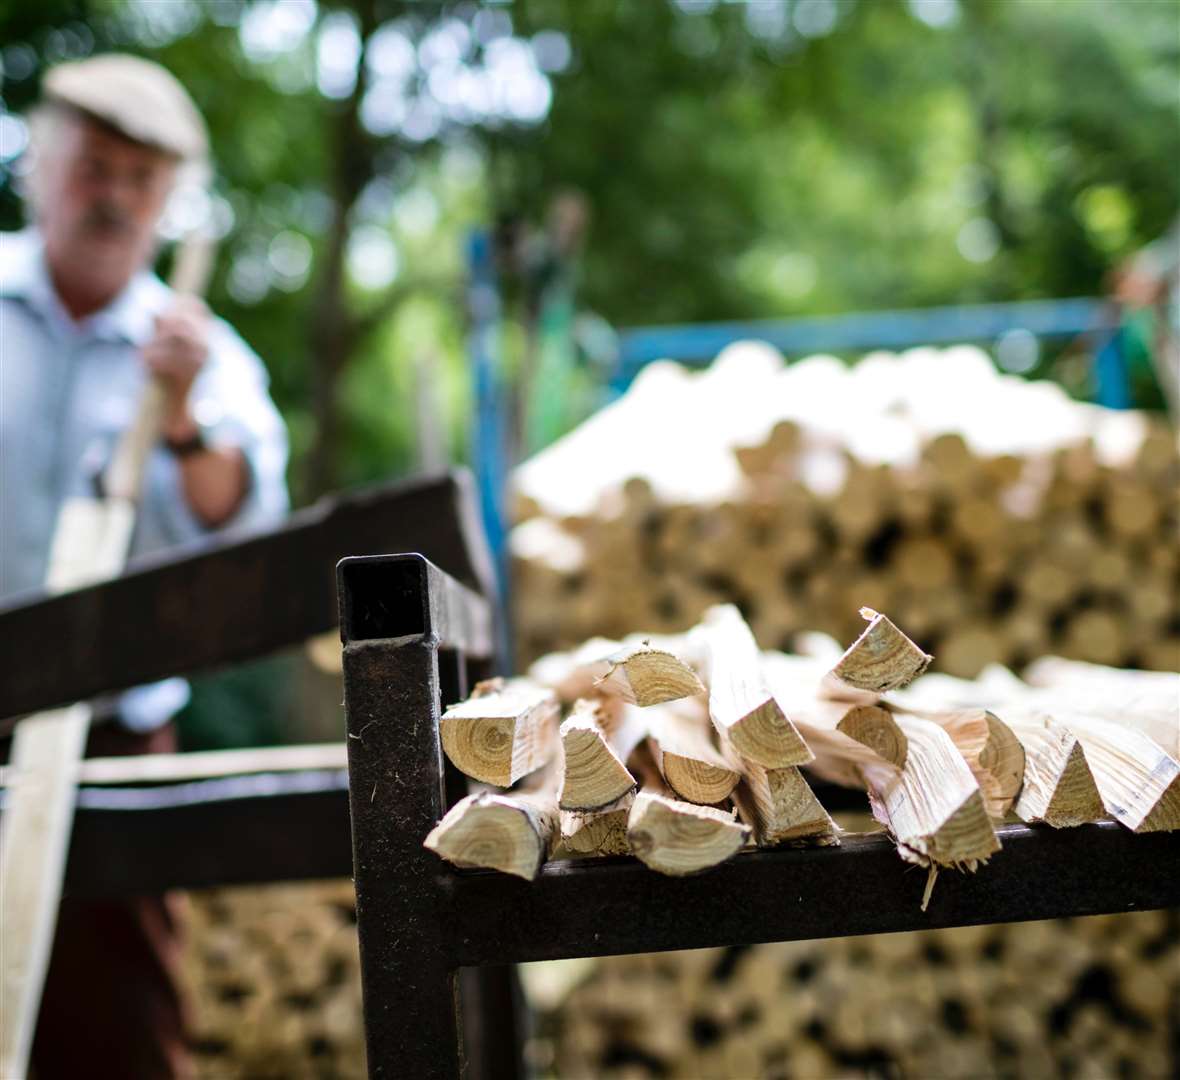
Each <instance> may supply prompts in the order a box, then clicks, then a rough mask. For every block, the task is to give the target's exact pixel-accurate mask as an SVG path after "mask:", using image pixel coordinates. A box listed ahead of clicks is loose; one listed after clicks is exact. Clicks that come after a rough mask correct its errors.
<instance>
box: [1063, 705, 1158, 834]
mask: <svg viewBox="0 0 1180 1080" xmlns="http://www.w3.org/2000/svg"><path fill="white" fill-rule="evenodd" d="M1055 715H1056V719H1058V720H1059V721H1061V722H1062V723H1063V724H1065V726H1066V727H1068V728H1069V730H1070V731H1072V732H1073V733H1074V735H1076V736H1077V738H1078V741H1079V742H1081V744H1082V748H1083V749H1084V750H1085V752H1086V761H1087V762H1088V763H1089V765H1090V771H1091V772H1092V773H1093V774H1094V781H1095V783H1096V784H1097V786H1098V792H1099V794H1100V795H1101V796H1102V804H1103V806H1105V807H1106V811H1107V813H1108V814H1110V816H1111V817H1113V818H1114V819H1115V820H1116V821H1117V822H1119V823H1120V824H1121V825H1125V826H1126V827H1127V828H1128V829H1130V830H1131V831H1132V832H1168V831H1171V830H1173V829H1180V762H1177V760H1176V759H1175V758H1174V757H1172V755H1171V754H1169V753H1168V752H1167V751H1166V750H1164V749H1163V747H1161V746H1160V745H1159V744H1158V743H1157V742H1156V741H1155V740H1154V739H1152V738H1150V737H1148V736H1147V735H1144V734H1143V732H1141V731H1138V730H1136V729H1134V728H1129V727H1124V726H1123V725H1121V724H1117V723H1111V722H1109V721H1107V720H1100V719H1096V718H1094V717H1092V716H1082V715H1080V714H1077V713H1071V714H1062V713H1061V712H1058V713H1056V714H1055Z"/></svg>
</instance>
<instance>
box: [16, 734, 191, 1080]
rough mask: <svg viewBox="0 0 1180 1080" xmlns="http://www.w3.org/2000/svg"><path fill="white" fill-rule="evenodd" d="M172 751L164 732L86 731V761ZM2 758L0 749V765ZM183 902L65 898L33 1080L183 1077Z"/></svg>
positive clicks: (186, 1071) (175, 898) (171, 739)
mask: <svg viewBox="0 0 1180 1080" xmlns="http://www.w3.org/2000/svg"><path fill="white" fill-rule="evenodd" d="M5 742H7V740H5ZM175 749H176V731H175V729H174V728H173V726H172V725H171V724H168V725H166V726H165V727H163V728H160V729H158V730H156V731H153V732H148V733H147V734H144V735H139V734H135V733H134V732H130V731H127V730H126V729H125V728H122V727H120V726H119V725H118V724H116V723H113V722H106V723H102V724H96V725H95V726H94V727H92V728H91V730H90V737H89V740H88V741H87V744H86V756H87V757H115V756H123V755H128V754H151V753H164V752H167V751H171V750H175ZM8 752H9V747H8V746H7V745H4V746H0V757H3V758H7V757H8ZM182 899H183V898H182V897H181V896H179V895H160V896H133V897H120V898H115V899H109V900H88V899H81V898H79V899H74V898H72V897H69V896H65V897H63V899H62V902H61V910H60V912H59V914H58V920H57V932H56V935H55V937H54V940H53V952H52V955H51V957H50V960H49V971H48V974H47V976H46V979H45V989H44V992H43V994H42V998H41V1011H40V1013H39V1015H38V1018H37V1031H36V1034H35V1036H34V1039H33V1055H32V1058H33V1060H32V1064H33V1071H34V1073H35V1075H36V1077H37V1080H79V1078H82V1077H86V1078H88V1080H105V1078H107V1077H110V1078H111V1080H157V1078H173V1077H187V1076H190V1075H191V1072H192V1069H191V1062H190V1059H189V1051H188V1043H187V1037H186V1031H187V1029H188V1025H187V1023H186V1020H187V1008H186V1002H185V1000H184V996H183V993H182V989H181V985H180V979H179V962H180V946H181V937H180V925H179V915H180V910H179V909H180V907H181V905H182Z"/></svg>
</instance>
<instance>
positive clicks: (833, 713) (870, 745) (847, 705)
mask: <svg viewBox="0 0 1180 1080" xmlns="http://www.w3.org/2000/svg"><path fill="white" fill-rule="evenodd" d="M808 670H812V671H814V670H815V661H811V660H806V659H801V658H799V657H787V656H775V655H774V654H764V656H763V671H764V673H765V675H766V678H767V681H768V682H769V683H770V685H771V687H772V688H773V690H774V692H775V696H776V697H777V698H779V699H780V700H783V701H785V702H788V703H789V707H790V709H791V712H792V715H793V716H794V717H795V718H796V723H797V725H798V726H799V730H800V731H801V732H802V733H803V736H804V738H806V739H807V742H808V745H809V746H810V747H811V749H812V750H813V751H815V754H816V759H815V761H814V762H813V763H812V764H811V765H810V766H809V768H810V769H811V771H813V772H815V773H816V774H817V775H820V776H823V777H824V778H825V779H829V780H831V781H833V782H835V783H844V784H846V785H848V786H853V787H860V788H864V789H865V790H866V791H867V792H868V797H869V806H870V808H871V810H872V812H873V816H874V817H875V818H876V819H877V820H878V821H879V822H880V823H881V824H882V825H884V826H885V827H886V829H888V830H889V832H890V834H891V835H892V836H893V838H894V841H895V842H896V844H897V848H898V852H899V853H900V854H901V856H902V858H904V859H906V860H907V861H910V862H915V863H918V864H919V865H922V866H931V865H934V866H954V867H966V868H968V869H974V868H975V867H976V866H977V865H978V864H979V863H981V862H986V860H987V859H988V858H989V857H990V856H991V855H992V854H993V853H994V852H995V851H997V850H999V846H1000V845H999V840H998V839H997V837H996V834H995V830H994V829H993V828H992V825H991V822H990V820H989V818H988V815H987V810H986V807H985V805H984V801H983V795H982V793H981V791H980V788H979V784H978V782H977V781H976V779H975V777H974V776H973V775H972V773H971V770H970V768H969V767H968V765H967V763H966V761H965V760H964V759H963V756H962V755H961V754H960V753H959V751H958V749H957V748H956V747H955V744H954V743H953V742H952V740H951V737H950V736H949V735H948V734H947V733H946V732H945V731H944V730H943V729H942V728H941V727H940V726H939V725H938V724H936V723H934V722H933V721H930V720H924V719H922V718H920V717H917V716H914V715H912V714H907V713H893V712H891V711H890V710H889V709H887V708H885V707H883V706H881V705H877V704H863V703H859V702H852V701H832V700H824V699H814V700H813V702H812V704H811V705H810V707H809V706H807V705H806V704H805V702H804V701H803V697H804V694H805V691H804V690H802V689H801V686H800V682H801V680H800V676H801V675H802V674H803V673H805V672H806V671H808ZM862 693H863V692H862Z"/></svg>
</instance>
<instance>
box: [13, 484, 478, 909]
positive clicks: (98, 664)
mask: <svg viewBox="0 0 1180 1080" xmlns="http://www.w3.org/2000/svg"><path fill="white" fill-rule="evenodd" d="M476 513H477V511H476V503H475V499H474V497H473V493H472V484H471V480H470V476H469V475H468V474H466V473H465V472H462V471H458V472H453V473H446V474H442V475H439V476H433V477H425V478H418V479H414V480H411V481H407V482H402V483H399V484H396V485H390V486H385V487H381V488H374V489H372V490H369V491H362V492H358V493H353V494H350V495H348V496H346V497H343V498H333V499H325V500H322V501H321V502H319V503H317V504H316V505H315V506H313V507H310V508H309V509H307V510H304V511H300V512H299V513H296V514H293V515H292V516H291V518H290V519H289V520H288V521H287V523H285V524H284V525H283V526H282V527H281V528H279V529H277V530H273V531H270V532H264V533H254V534H249V535H245V536H237V537H232V536H231V537H223V538H218V539H216V540H213V541H210V542H209V543H206V544H200V545H196V546H194V547H191V548H188V549H186V550H183V551H181V552H179V553H177V552H169V553H168V554H167V555H166V556H164V557H154V558H151V559H148V560H141V561H140V562H139V563H138V564H136V565H135V566H133V567H131V569H130V570H129V571H128V573H127V574H125V575H124V576H122V577H120V578H117V579H115V580H113V581H108V582H103V583H101V584H97V585H93V586H89V587H87V588H84V589H78V590H75V591H72V592H68V593H62V594H60V595H57V596H48V597H47V596H45V595H44V594H39V593H38V594H30V595H28V596H25V597H16V598H13V599H10V600H7V601H6V602H5V603H4V604H3V605H0V641H3V642H4V648H3V649H0V687H3V693H2V694H0V717H6V716H12V715H14V714H19V713H24V712H31V711H35V710H40V709H44V708H47V707H51V706H54V705H58V704H62V703H64V702H69V701H74V700H78V699H79V698H84V697H88V696H90V695H92V694H96V693H104V692H107V691H117V690H122V689H125V688H126V687H128V686H132V685H136V684H138V683H142V682H146V681H149V680H151V679H156V678H160V677H161V676H166V675H175V674H189V673H193V672H196V671H202V670H209V669H212V668H215V667H217V666H219V665H222V664H228V663H232V662H235V661H238V660H243V659H251V658H254V657H257V656H262V655H265V654H266V653H268V652H270V651H273V650H275V649H278V648H282V647H286V646H290V645H294V644H298V643H300V642H302V641H303V640H305V639H306V638H307V637H309V636H311V635H314V634H318V633H323V632H325V631H330V630H332V629H333V628H334V627H335V626H336V624H337V619H338V601H337V597H336V592H335V575H334V574H333V572H332V567H333V566H334V565H335V563H336V562H337V560H339V559H340V558H341V557H342V556H343V555H345V554H347V553H355V552H357V551H387V550H389V549H390V548H391V547H401V546H405V547H419V548H420V549H421V550H423V551H428V552H430V554H431V556H432V557H433V558H434V559H435V560H436V561H437V562H439V563H440V564H441V565H443V566H445V567H446V568H447V569H448V571H449V572H450V573H451V574H453V575H455V577H456V578H457V579H459V580H461V581H463V582H464V583H465V584H466V585H467V586H470V587H471V588H472V589H477V590H479V591H480V592H482V593H484V594H485V595H494V591H493V590H494V575H493V574H492V571H491V563H490V559H489V556H488V553H487V547H486V544H485V542H484V539H483V534H482V532H481V530H480V526H479V522H478V520H477V517H476ZM436 592H437V590H436ZM415 595H417V594H416V593H415ZM432 602H433V603H436V604H437V603H442V602H444V601H443V600H442V599H440V597H438V596H435V597H434V599H433V600H432ZM112 628H117V630H116V629H112ZM444 668H446V660H445V658H444ZM455 692H456V693H457V695H458V696H462V690H461V689H460V688H458V687H456V690H455ZM2 727H3V725H2V724H0V729H2ZM4 803H5V791H4V789H3V787H0V808H2V807H3V805H4ZM351 870H352V858H351V845H350V843H349V824H348V774H347V772H346V771H345V770H344V769H342V768H341V769H335V768H315V769H301V770H297V771H282V772H279V771H263V772H253V773H252V774H250V775H234V776H219V777H216V778H210V779H193V780H189V781H186V782H182V783H175V782H167V783H147V784H137V785H134V786H121V787H117V786H89V787H88V786H86V785H85V784H83V785H82V786H81V787H80V788H79V790H78V795H77V802H76V814H75V821H74V829H73V835H72V838H71V843H70V850H69V854H68V858H67V863H66V877H65V883H64V884H65V891H66V893H67V894H68V895H71V896H91V897H95V896H120V895H130V894H134V893H138V892H159V891H162V890H164V889H170V888H202V887H207V886H211V885H234V884H254V883H260V882H267V881H299V880H310V879H315V878H325V877H347V876H349V874H350V873H351Z"/></svg>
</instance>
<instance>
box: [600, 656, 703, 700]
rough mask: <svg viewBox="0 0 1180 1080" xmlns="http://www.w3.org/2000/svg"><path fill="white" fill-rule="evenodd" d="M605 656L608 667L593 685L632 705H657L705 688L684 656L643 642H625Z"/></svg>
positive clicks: (696, 692) (697, 692) (699, 692)
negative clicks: (621, 646) (604, 673)
mask: <svg viewBox="0 0 1180 1080" xmlns="http://www.w3.org/2000/svg"><path fill="white" fill-rule="evenodd" d="M608 659H609V661H610V669H609V671H608V672H607V674H606V675H604V676H603V677H602V678H601V679H600V680H599V681H598V682H597V683H596V684H595V686H596V689H598V690H599V691H600V692H602V693H608V694H614V695H616V696H618V697H620V698H622V699H623V700H624V701H628V702H631V703H632V704H634V705H640V706H647V705H660V704H662V703H663V702H665V701H676V700H677V699H678V698H682V697H689V696H691V695H692V694H703V693H704V692H705V687H704V685H703V684H702V683H701V680H700V679H699V678H698V677H697V674H696V672H695V671H693V670H692V668H690V667H689V666H688V665H687V664H686V663H685V662H684V661H683V660H681V659H680V658H679V657H677V656H674V655H673V654H672V653H670V652H666V651H665V650H663V649H656V648H652V646H651V645H648V644H646V643H640V644H638V645H626V646H624V648H623V649H621V650H620V651H619V652H617V653H615V654H614V655H613V656H611V657H609V658H608Z"/></svg>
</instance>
